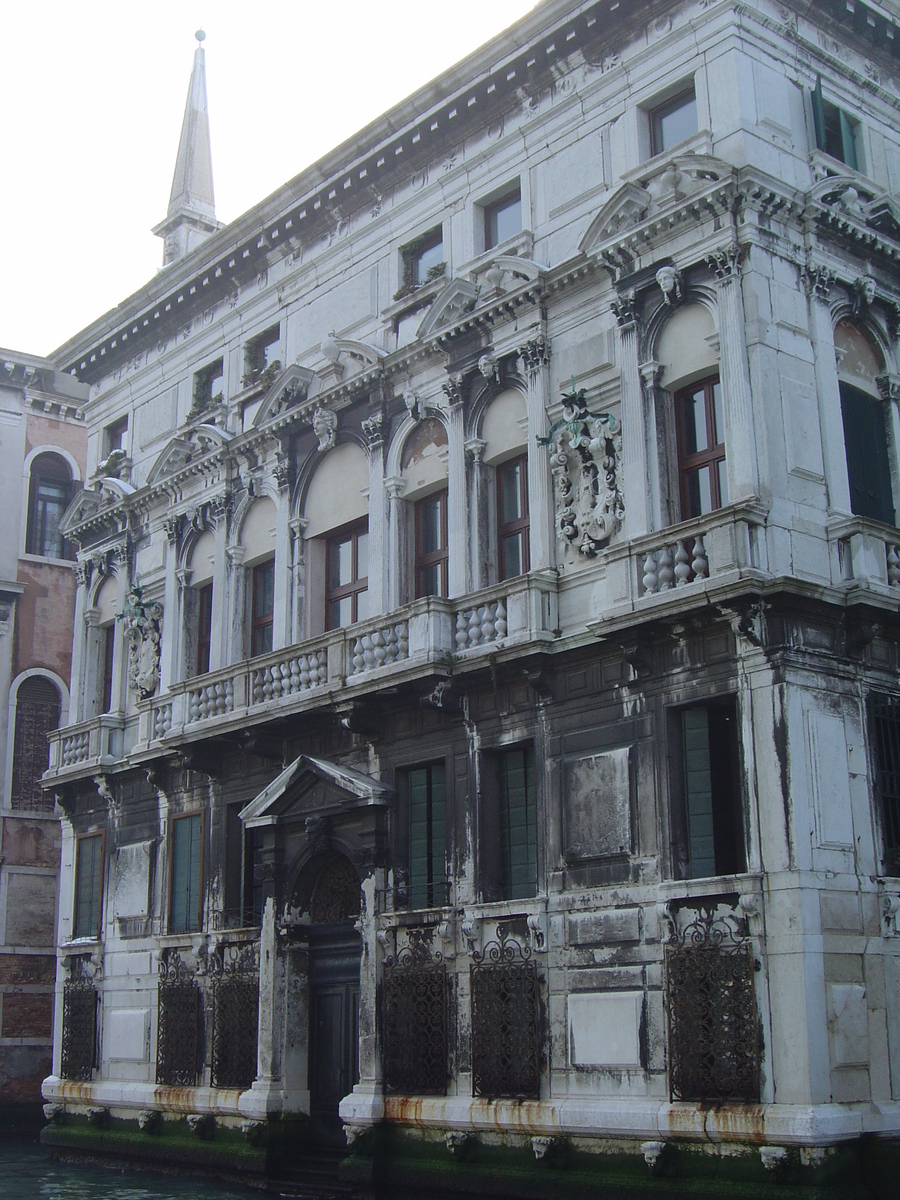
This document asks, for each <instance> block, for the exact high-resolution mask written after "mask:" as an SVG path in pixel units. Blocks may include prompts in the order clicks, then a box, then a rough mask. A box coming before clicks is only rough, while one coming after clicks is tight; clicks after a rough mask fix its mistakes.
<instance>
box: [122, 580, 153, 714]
mask: <svg viewBox="0 0 900 1200" xmlns="http://www.w3.org/2000/svg"><path fill="white" fill-rule="evenodd" d="M162 615H163V610H162V605H161V604H160V603H159V601H157V600H145V599H144V589H143V588H142V587H141V585H140V584H139V583H135V584H134V585H133V586H132V588H131V591H130V592H129V593H128V595H127V596H126V597H125V608H124V609H123V610H122V612H121V613H118V614H117V616H118V617H119V618H120V619H121V620H122V621H123V622H124V625H125V638H126V640H127V641H128V643H129V647H128V682H129V684H130V686H131V688H132V690H133V691H135V692H138V693H139V694H140V697H141V699H142V700H146V699H147V698H148V696H152V695H153V693H154V692H155V691H156V688H157V686H158V685H159V643H160V637H161V629H160V626H161V624H162Z"/></svg>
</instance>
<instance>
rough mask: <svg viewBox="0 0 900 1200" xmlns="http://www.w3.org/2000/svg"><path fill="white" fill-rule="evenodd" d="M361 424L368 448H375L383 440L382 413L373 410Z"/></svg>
mask: <svg viewBox="0 0 900 1200" xmlns="http://www.w3.org/2000/svg"><path fill="white" fill-rule="evenodd" d="M361 424H362V431H363V436H364V437H365V439H366V442H367V444H368V447H369V449H370V450H376V449H377V448H378V447H379V446H380V445H381V444H382V443H383V441H384V413H380V412H374V413H372V415H371V417H367V418H366V420H365V421H363V422H362V423H361Z"/></svg>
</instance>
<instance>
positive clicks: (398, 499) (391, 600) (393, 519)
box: [384, 475, 403, 612]
mask: <svg viewBox="0 0 900 1200" xmlns="http://www.w3.org/2000/svg"><path fill="white" fill-rule="evenodd" d="M384 494H385V496H386V498H387V507H388V537H387V543H388V546H387V560H388V570H387V578H386V580H385V599H386V601H387V611H388V612H393V611H394V609H395V608H399V607H400V581H401V576H402V571H401V564H400V555H401V537H400V519H401V514H402V512H403V500H402V496H403V480H402V479H401V478H400V476H399V475H391V476H390V477H389V478H387V479H385V481H384Z"/></svg>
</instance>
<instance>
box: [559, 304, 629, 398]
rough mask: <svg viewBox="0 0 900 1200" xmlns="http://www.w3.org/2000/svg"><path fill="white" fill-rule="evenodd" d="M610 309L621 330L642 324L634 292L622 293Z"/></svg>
mask: <svg viewBox="0 0 900 1200" xmlns="http://www.w3.org/2000/svg"><path fill="white" fill-rule="evenodd" d="M610 308H611V309H612V311H613V316H614V317H615V318H616V324H617V325H618V326H619V328H620V329H623V330H624V329H635V328H637V326H638V324H639V322H640V307H639V305H638V300H637V296H636V295H635V293H634V291H633V290H629V291H626V292H620V294H619V295H618V296H617V297H616V299H615V300H613V301H612V302H611V303H610ZM573 390H574V388H573Z"/></svg>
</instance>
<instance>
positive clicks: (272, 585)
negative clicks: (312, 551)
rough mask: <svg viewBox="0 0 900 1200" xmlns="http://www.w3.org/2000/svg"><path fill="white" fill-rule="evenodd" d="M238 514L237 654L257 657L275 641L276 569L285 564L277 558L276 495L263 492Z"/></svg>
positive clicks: (235, 581) (235, 575)
mask: <svg viewBox="0 0 900 1200" xmlns="http://www.w3.org/2000/svg"><path fill="white" fill-rule="evenodd" d="M235 516H236V519H235V530H234V532H235V535H236V542H237V547H236V549H237V553H236V554H234V553H233V554H232V558H233V562H234V571H233V575H232V586H233V595H234V602H233V608H232V617H233V621H234V630H233V633H234V639H235V643H236V645H235V650H236V653H235V657H236V658H255V657H256V656H257V655H260V654H268V652H269V651H270V650H271V649H272V648H273V645H274V632H275V589H276V572H277V571H279V570H283V569H284V567H285V564H283V563H278V562H276V558H275V546H276V539H277V519H278V510H277V507H276V503H275V500H274V499H273V497H271V496H269V495H262V496H259V497H257V498H256V499H252V500H251V501H250V502H249V503H248V504H246V505H244V506H242V508H241V509H240V510H239V512H238V513H237V514H235Z"/></svg>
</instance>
